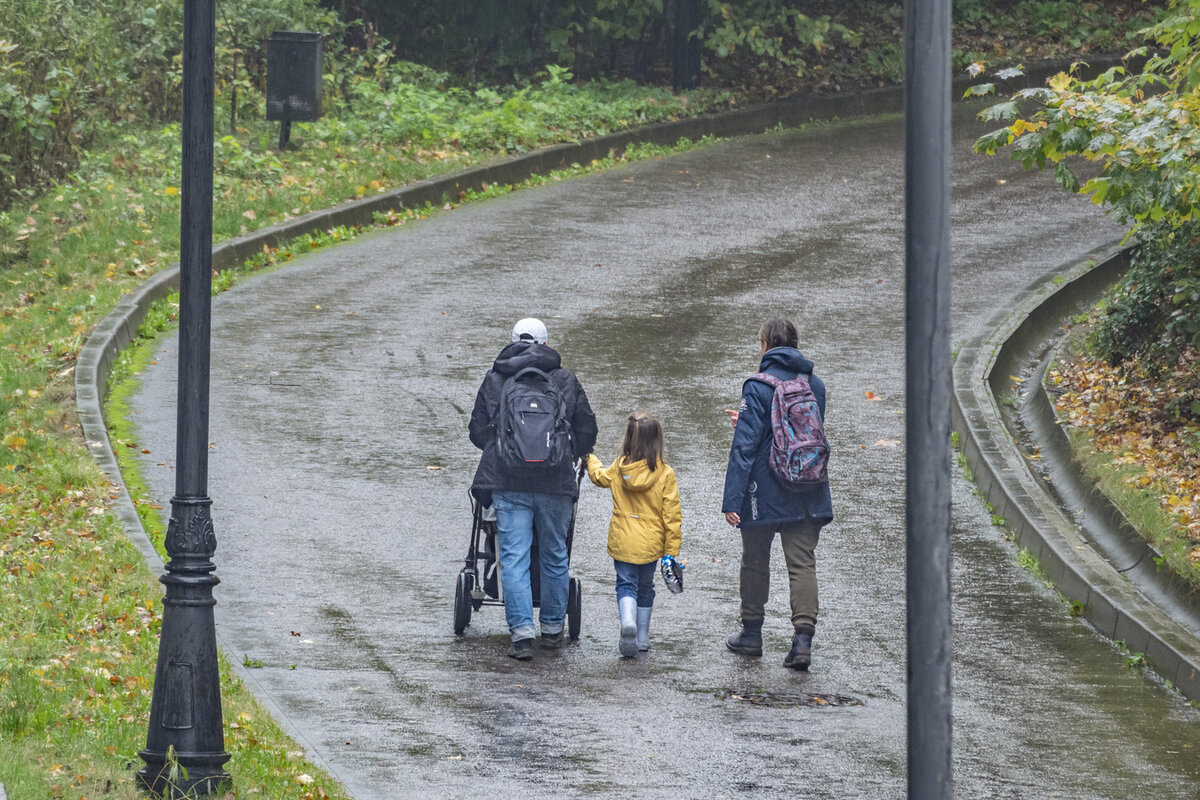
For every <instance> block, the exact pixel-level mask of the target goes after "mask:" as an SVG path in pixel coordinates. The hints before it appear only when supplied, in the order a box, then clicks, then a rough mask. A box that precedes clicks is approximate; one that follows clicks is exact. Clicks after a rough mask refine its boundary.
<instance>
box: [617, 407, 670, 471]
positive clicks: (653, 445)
mask: <svg viewBox="0 0 1200 800" xmlns="http://www.w3.org/2000/svg"><path fill="white" fill-rule="evenodd" d="M621 455H622V456H624V457H625V463H626V464H632V463H633V462H635V461H643V460H644V461H645V462H646V466H648V467H650V471H651V472H653V471H654V470H656V469H658V465H659V462H661V461H663V429H662V425H661V424H659V421H658V420H656V419H655V418H654V417H652V416H651V415H649V414H647V413H646V412H645V411H635V412H633V413H632V414H630V415H629V422H628V423H627V424H626V425H625V438H624V439H623V440H622V441H621Z"/></svg>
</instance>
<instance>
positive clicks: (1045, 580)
mask: <svg viewBox="0 0 1200 800" xmlns="http://www.w3.org/2000/svg"><path fill="white" fill-rule="evenodd" d="M1017 564H1019V565H1020V566H1022V567H1024V568H1025V569H1027V570H1029V572H1030V574H1031V575H1033V577H1035V578H1037V580H1038V581H1039V582H1040V583H1041V584H1042V585H1043V586H1045V587H1046V588H1047V589H1053V588H1054V581H1052V580H1050V576H1049V575H1047V574H1046V570H1045V569H1044V568H1043V567H1042V562H1040V561H1038V559H1037V556H1035V555H1034V554H1033V553H1032V552H1030V550H1029V548H1027V547H1022V548H1021V549H1020V550H1018V551H1017Z"/></svg>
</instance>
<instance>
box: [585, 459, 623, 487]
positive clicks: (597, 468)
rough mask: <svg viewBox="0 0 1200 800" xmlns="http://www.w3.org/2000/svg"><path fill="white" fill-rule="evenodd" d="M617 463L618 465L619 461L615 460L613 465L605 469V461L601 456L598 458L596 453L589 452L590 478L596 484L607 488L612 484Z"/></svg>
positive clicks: (588, 466) (588, 467)
mask: <svg viewBox="0 0 1200 800" xmlns="http://www.w3.org/2000/svg"><path fill="white" fill-rule="evenodd" d="M616 465H617V462H615V461H614V462H613V463H612V466H610V467H608V468H607V469H605V467H604V462H603V461H601V460H600V459H599V458H596V454H595V453H588V457H587V471H588V478H590V479H591V481H592V483H594V484H596V485H597V486H599V487H600V488H601V489H607V488H608V487H609V486H612V482H613V475H612V473H613V467H615V466H616Z"/></svg>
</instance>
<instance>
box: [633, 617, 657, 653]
mask: <svg viewBox="0 0 1200 800" xmlns="http://www.w3.org/2000/svg"><path fill="white" fill-rule="evenodd" d="M653 610H654V608H653V607H652V606H638V610H637V649H638V652H639V653H644V652H646V651H647V650H649V649H650V612H651V611H653Z"/></svg>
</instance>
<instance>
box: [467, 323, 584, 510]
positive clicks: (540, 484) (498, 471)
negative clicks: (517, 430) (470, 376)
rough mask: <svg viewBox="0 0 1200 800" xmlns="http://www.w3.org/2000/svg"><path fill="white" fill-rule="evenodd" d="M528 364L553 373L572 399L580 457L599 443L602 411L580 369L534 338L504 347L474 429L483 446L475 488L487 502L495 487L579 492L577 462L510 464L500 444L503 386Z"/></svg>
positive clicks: (574, 442)
mask: <svg viewBox="0 0 1200 800" xmlns="http://www.w3.org/2000/svg"><path fill="white" fill-rule="evenodd" d="M526 367H537V368H538V369H540V370H541V371H542V372H545V373H547V374H548V375H549V376H550V377H551V378H552V379H553V380H554V382H555V383H556V384H558V389H559V391H561V392H562V394H563V398H564V399H565V400H566V403H567V420H568V421H569V422H570V423H571V449H572V450H573V451H574V452H573V455H574V456H575V458H583V457H584V456H586V455H587V454H588V453H590V452H592V448H593V447H595V445H596V415H595V414H594V413H592V406H591V404H590V403H588V398H587V394H586V393H584V391H583V387H582V386H580V384H579V379H578V378H576V377H575V373H574V372H571V370H569V369H567V368H565V367H564V366H563V365H562V358H561V357H560V356H559V355H558V352H557V351H556V350H554V349H553V348H551V347H547V346H546V345H544V344H536V343H534V342H529V341H521V342H513V343H512V344H510V345H508V346H507V347H505V348H504V349H503V350H501V351H500V355H498V356H496V360H495V362H494V363H493V364H492V368H491V369H490V370H488V373H487V375H485V376H484V378H483V383H482V384H480V386H479V392H478V393H477V394H476V395H475V408H474V409H472V411H471V422H470V424H469V425H468V428H467V430H468V433H469V434H470V436H471V442H472V444H474V445H475V446H476V447H478V448H479V449H480V450H482V451H483V456H482V457H481V458H480V459H479V468H478V469H477V470H476V471H475V480H474V481H472V483H471V493H472V494H474V495H475V497H476V498H478V499H479V500H480V502H482V503H483V504H484V505H490V504H491V493H492V492H493V491H496V492H533V493H536V494H560V495H561V494H565V495H570V496H571V497H578V496H579V482H578V480H576V473H575V469H574V467H573V466H572V463H565V464H563V465H562V466H561V467H559V468H558V469H556V470H554V471H553V472H550V473H549V474H548V473H547V472H544V471H540V470H531V471H520V470H511V469H507V468H505V466H504V465H503V464H502V463H501V461H500V452H499V449H498V448H497V447H496V429H495V423H496V416H497V414H498V413H499V411H500V391H501V389H502V388H503V386H504V380H505V378H508V377H509V376H510V375H516V374H517V373H518V372H520V371H521V370H523V369H525V368H526Z"/></svg>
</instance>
